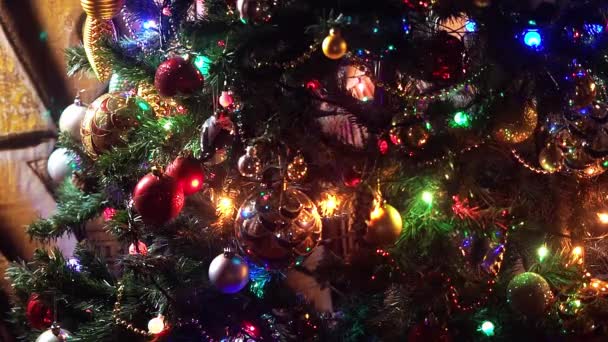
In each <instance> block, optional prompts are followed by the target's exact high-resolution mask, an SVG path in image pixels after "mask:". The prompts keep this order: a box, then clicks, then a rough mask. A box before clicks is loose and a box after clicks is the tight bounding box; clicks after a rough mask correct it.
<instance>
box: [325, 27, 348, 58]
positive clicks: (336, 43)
mask: <svg viewBox="0 0 608 342" xmlns="http://www.w3.org/2000/svg"><path fill="white" fill-rule="evenodd" d="M322 49H323V54H324V55H325V56H326V57H327V58H329V59H340V58H342V57H344V55H345V54H346V51H347V49H348V45H347V44H346V41H345V40H344V38H342V36H341V35H340V32H338V31H337V30H335V29H331V30H329V36H327V37H325V39H323V44H322Z"/></svg>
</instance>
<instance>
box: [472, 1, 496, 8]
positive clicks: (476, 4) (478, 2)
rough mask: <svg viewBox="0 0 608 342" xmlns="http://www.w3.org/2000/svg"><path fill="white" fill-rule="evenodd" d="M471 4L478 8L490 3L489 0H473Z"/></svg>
mask: <svg viewBox="0 0 608 342" xmlns="http://www.w3.org/2000/svg"><path fill="white" fill-rule="evenodd" d="M473 4H474V5H475V6H477V7H479V8H486V7H488V6H490V5H491V4H492V1H490V0H473Z"/></svg>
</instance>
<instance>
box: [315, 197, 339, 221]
mask: <svg viewBox="0 0 608 342" xmlns="http://www.w3.org/2000/svg"><path fill="white" fill-rule="evenodd" d="M339 206H340V199H339V198H338V197H337V196H335V195H332V194H325V195H324V198H323V199H322V200H321V201H320V202H319V210H320V212H321V216H324V217H328V216H333V215H334V214H335V213H336V211H337V210H338V207H339Z"/></svg>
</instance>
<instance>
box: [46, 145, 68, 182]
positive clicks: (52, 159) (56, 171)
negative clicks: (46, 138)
mask: <svg viewBox="0 0 608 342" xmlns="http://www.w3.org/2000/svg"><path fill="white" fill-rule="evenodd" d="M71 163H72V157H71V155H70V152H69V151H68V150H67V149H65V148H58V149H56V150H55V151H53V153H51V155H50V156H49V159H48V161H47V165H46V169H47V172H48V173H49V176H50V177H51V179H52V180H53V182H54V183H55V184H59V183H61V182H63V180H64V179H65V178H66V177H68V176H70V175H71V174H72V171H73V170H72V166H71V165H70V164H71Z"/></svg>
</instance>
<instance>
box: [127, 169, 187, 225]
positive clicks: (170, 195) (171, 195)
mask: <svg viewBox="0 0 608 342" xmlns="http://www.w3.org/2000/svg"><path fill="white" fill-rule="evenodd" d="M133 205H134V206H135V209H136V210H137V212H138V213H139V215H141V217H142V219H143V220H144V222H145V223H147V224H157V225H160V224H163V223H165V222H167V221H169V220H171V219H173V218H175V217H176V216H177V215H179V213H180V211H181V210H182V207H183V206H184V189H183V188H182V186H181V184H180V183H179V182H177V181H175V180H174V179H173V178H171V177H168V176H165V175H155V174H154V173H149V174H147V175H145V176H144V177H143V178H142V179H141V180H140V181H139V183H137V185H136V186H135V190H133Z"/></svg>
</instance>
